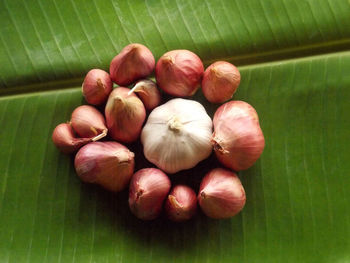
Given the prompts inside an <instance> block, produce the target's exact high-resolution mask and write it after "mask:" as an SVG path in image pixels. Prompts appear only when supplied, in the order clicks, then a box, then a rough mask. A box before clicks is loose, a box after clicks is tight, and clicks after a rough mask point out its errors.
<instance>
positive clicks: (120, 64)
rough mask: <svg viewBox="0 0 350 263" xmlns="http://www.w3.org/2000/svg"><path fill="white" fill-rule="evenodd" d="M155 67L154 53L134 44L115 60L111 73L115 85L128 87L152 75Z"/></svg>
mask: <svg viewBox="0 0 350 263" xmlns="http://www.w3.org/2000/svg"><path fill="white" fill-rule="evenodd" d="M154 65H155V60H154V57H153V54H152V52H151V51H150V50H149V49H148V48H147V47H146V46H144V45H141V44H137V43H133V44H129V45H127V46H126V47H124V48H123V50H122V51H121V52H120V53H119V54H118V55H117V56H115V57H114V58H113V60H112V62H111V65H110V68H109V72H110V74H111V78H112V80H113V81H114V82H115V83H117V84H118V85H119V86H127V85H130V84H131V83H133V82H135V81H136V80H138V79H142V78H145V77H147V76H148V75H150V74H151V73H152V71H153V70H154Z"/></svg>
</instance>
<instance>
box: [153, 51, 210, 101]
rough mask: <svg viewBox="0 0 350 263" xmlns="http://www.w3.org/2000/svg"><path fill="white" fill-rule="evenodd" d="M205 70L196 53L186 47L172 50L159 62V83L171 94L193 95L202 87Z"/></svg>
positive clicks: (157, 70)
mask: <svg viewBox="0 0 350 263" xmlns="http://www.w3.org/2000/svg"><path fill="white" fill-rule="evenodd" d="M203 72H204V66H203V63H202V61H201V59H200V58H199V57H198V56H197V55H196V54H195V53H193V52H191V51H189V50H184V49H180V50H172V51H169V52H167V53H165V54H164V55H163V56H162V57H161V58H160V59H159V60H158V62H157V65H156V79H157V84H158V86H159V87H160V88H161V89H162V90H164V91H165V92H166V93H168V94H170V95H173V96H178V97H187V96H192V95H193V94H194V93H195V92H196V91H197V89H198V88H199V87H200V84H201V80H202V76H203Z"/></svg>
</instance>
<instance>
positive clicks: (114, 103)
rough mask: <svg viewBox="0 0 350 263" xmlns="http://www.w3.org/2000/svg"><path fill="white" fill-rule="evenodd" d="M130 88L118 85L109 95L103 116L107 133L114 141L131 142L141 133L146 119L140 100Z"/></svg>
mask: <svg viewBox="0 0 350 263" xmlns="http://www.w3.org/2000/svg"><path fill="white" fill-rule="evenodd" d="M129 92H130V89H128V88H124V87H119V88H116V89H114V90H113V91H112V93H111V94H110V95H109V98H108V101H107V104H106V108H105V116H106V122H107V127H108V130H109V135H110V136H111V137H112V138H113V139H114V140H116V141H120V142H124V143H131V142H134V141H136V140H137V139H138V138H139V136H140V133H141V129H142V125H143V123H144V121H145V119H146V109H145V107H144V105H143V103H142V101H141V100H140V99H139V98H138V97H137V96H136V95H135V94H134V93H130V94H129Z"/></svg>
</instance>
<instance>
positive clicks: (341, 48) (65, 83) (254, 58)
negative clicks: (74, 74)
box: [0, 38, 350, 97]
mask: <svg viewBox="0 0 350 263" xmlns="http://www.w3.org/2000/svg"><path fill="white" fill-rule="evenodd" d="M349 46H350V38H344V39H338V40H334V41H328V42H321V43H316V44H315V43H314V44H309V45H303V46H294V47H288V48H284V49H278V50H268V51H263V52H255V53H249V54H243V55H235V56H231V57H220V58H216V59H209V60H203V63H204V65H205V66H208V65H210V64H211V63H213V62H214V61H218V60H225V61H230V62H232V63H234V64H235V65H237V66H238V67H239V68H242V67H243V68H248V67H253V66H257V64H261V65H266V64H274V63H278V62H280V61H286V60H288V61H290V60H300V59H308V58H310V57H311V56H322V55H329V54H332V53H339V52H346V51H349V50H350V49H349ZM298 53H301V54H303V55H302V56H300V54H298ZM83 79H84V76H81V77H79V78H68V79H60V80H52V81H47V82H40V83H31V84H27V85H18V86H9V87H6V88H0V97H2V96H9V95H18V94H27V93H35V92H44V91H51V90H61V89H67V88H72V87H74V86H80V85H81V83H82V82H83Z"/></svg>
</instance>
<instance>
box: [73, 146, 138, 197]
mask: <svg viewBox="0 0 350 263" xmlns="http://www.w3.org/2000/svg"><path fill="white" fill-rule="evenodd" d="M74 166H75V170H76V172H77V174H78V176H79V177H80V179H81V180H82V181H84V182H87V183H95V184H99V185H101V186H103V187H104V188H106V189H108V190H110V191H114V192H119V191H121V190H123V189H125V188H126V187H127V186H128V183H129V181H130V179H131V176H132V175H133V173H134V166H135V162H134V153H133V152H131V151H129V149H128V148H127V147H125V146H124V145H122V144H120V143H117V142H92V143H89V144H87V145H85V146H84V147H82V148H81V149H80V150H79V151H78V153H77V154H76V156H75V160H74Z"/></svg>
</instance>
